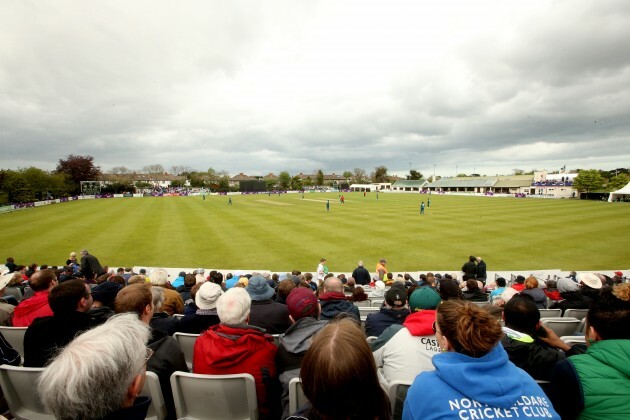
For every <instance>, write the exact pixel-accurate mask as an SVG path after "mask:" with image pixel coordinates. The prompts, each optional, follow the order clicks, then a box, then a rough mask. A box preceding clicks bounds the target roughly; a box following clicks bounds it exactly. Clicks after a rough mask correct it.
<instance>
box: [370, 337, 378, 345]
mask: <svg viewBox="0 0 630 420" xmlns="http://www.w3.org/2000/svg"><path fill="white" fill-rule="evenodd" d="M376 340H378V337H377V336H375V335H371V336H369V337H368V338H367V342H368V344H370V343H371V342H373V341H376Z"/></svg>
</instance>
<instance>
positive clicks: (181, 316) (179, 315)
mask: <svg viewBox="0 0 630 420" xmlns="http://www.w3.org/2000/svg"><path fill="white" fill-rule="evenodd" d="M173 316H174V317H175V318H179V319H182V318H183V317H184V314H173Z"/></svg>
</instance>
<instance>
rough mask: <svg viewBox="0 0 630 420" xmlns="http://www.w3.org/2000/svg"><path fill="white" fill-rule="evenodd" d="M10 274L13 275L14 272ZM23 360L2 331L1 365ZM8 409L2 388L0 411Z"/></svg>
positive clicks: (14, 363) (12, 364)
mask: <svg viewBox="0 0 630 420" xmlns="http://www.w3.org/2000/svg"><path fill="white" fill-rule="evenodd" d="M9 274H10V275H13V273H9ZM5 275H6V274H5ZM21 360H22V358H21V357H20V354H19V353H18V352H17V351H16V350H15V349H14V348H13V347H11V344H9V342H8V341H7V340H6V339H5V338H4V336H3V335H2V333H0V365H11V366H20V362H21ZM8 410H9V405H8V404H7V400H6V398H5V397H4V394H3V393H2V389H0V412H2V413H6V412H7V411H8ZM5 416H6V414H5Z"/></svg>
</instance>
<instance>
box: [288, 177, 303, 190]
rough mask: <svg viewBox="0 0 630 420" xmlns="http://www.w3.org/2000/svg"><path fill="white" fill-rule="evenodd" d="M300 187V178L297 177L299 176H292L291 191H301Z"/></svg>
mask: <svg viewBox="0 0 630 420" xmlns="http://www.w3.org/2000/svg"><path fill="white" fill-rule="evenodd" d="M302 188H303V187H302V178H300V177H299V175H296V176H294V177H293V178H291V189H292V190H294V191H297V190H301V189H302Z"/></svg>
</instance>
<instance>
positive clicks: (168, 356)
mask: <svg viewBox="0 0 630 420" xmlns="http://www.w3.org/2000/svg"><path fill="white" fill-rule="evenodd" d="M147 347H149V348H150V349H151V350H153V352H154V353H153V356H151V358H150V359H149V361H148V362H147V370H148V371H151V372H154V373H155V374H156V375H157V376H158V378H159V379H160V386H161V387H162V395H164V403H165V404H166V409H167V411H168V415H167V418H168V419H174V418H175V403H174V402H173V392H172V391H171V375H172V374H173V372H175V371H181V372H188V366H187V365H186V360H185V359H184V353H183V352H182V349H181V348H180V347H179V344H178V343H177V341H175V339H174V338H173V337H171V336H169V335H167V334H166V333H165V332H163V331H160V330H157V329H155V328H151V339H150V340H149V343H148V344H147Z"/></svg>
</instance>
